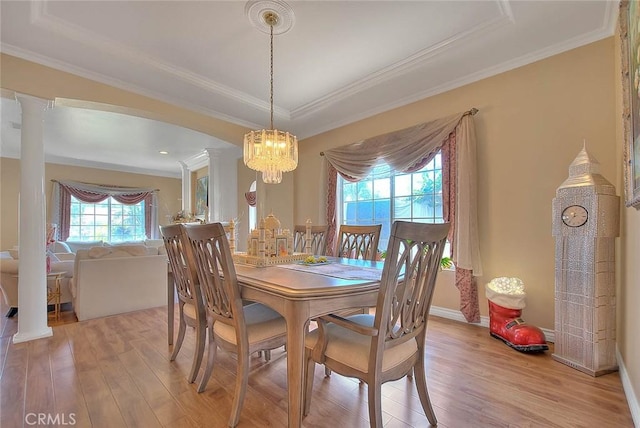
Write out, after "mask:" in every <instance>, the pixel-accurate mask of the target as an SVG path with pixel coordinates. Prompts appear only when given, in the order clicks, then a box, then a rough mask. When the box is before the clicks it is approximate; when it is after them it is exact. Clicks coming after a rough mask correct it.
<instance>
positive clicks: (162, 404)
mask: <svg viewBox="0 0 640 428" xmlns="http://www.w3.org/2000/svg"><path fill="white" fill-rule="evenodd" d="M119 358H120V361H121V362H122V365H123V367H124V368H125V370H127V372H128V373H129V375H130V376H131V378H132V379H133V381H134V382H135V383H136V386H137V387H138V389H139V390H140V393H141V394H142V396H143V397H144V398H145V400H146V401H147V403H149V406H150V407H151V409H152V410H153V412H154V413H155V415H156V417H157V418H158V420H159V421H160V423H161V424H162V425H164V426H169V425H172V424H173V423H174V422H176V421H178V420H183V422H181V423H185V421H184V419H191V418H190V417H189V416H188V415H187V414H186V412H185V411H184V409H183V408H182V407H181V406H180V405H179V404H178V403H177V402H176V400H175V399H174V397H173V396H172V395H171V393H170V392H169V391H168V390H167V389H166V388H165V387H164V385H163V384H162V382H161V381H160V379H158V378H157V377H156V375H155V374H154V372H153V370H152V369H151V368H150V367H149V366H148V365H147V364H145V362H144V361H143V360H142V358H141V357H140V355H139V354H138V352H137V351H136V350H133V349H132V350H131V351H128V352H125V353H123V354H121V355H119ZM191 423H193V421H191Z"/></svg>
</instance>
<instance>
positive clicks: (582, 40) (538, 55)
mask: <svg viewBox="0 0 640 428" xmlns="http://www.w3.org/2000/svg"><path fill="white" fill-rule="evenodd" d="M613 31H615V25H614V29H613V30H612V29H610V28H609V26H608V25H603V26H602V27H601V28H600V29H598V30H597V31H594V32H591V33H589V34H587V35H584V36H581V37H574V38H573V39H569V40H567V41H565V42H563V43H559V44H556V45H553V46H549V47H548V48H545V49H541V50H538V51H536V52H533V53H531V54H527V55H523V56H521V57H518V58H515V59H513V60H510V61H505V62H503V63H502V64H499V65H496V66H493V67H488V68H485V69H483V70H480V71H477V72H475V73H471V74H467V75H466V76H463V77H460V78H458V79H455V80H452V81H449V82H447V83H445V84H443V85H440V86H436V87H433V88H430V89H428V90H425V91H421V92H416V93H414V94H412V95H411V96H408V97H405V98H402V99H399V100H397V101H394V102H392V103H387V104H384V105H381V106H377V107H375V108H372V109H369V110H366V111H363V112H361V113H359V114H357V115H352V116H348V117H345V118H344V119H342V120H340V121H335V122H331V123H328V124H326V125H324V126H322V127H318V128H313V129H311V130H309V131H307V132H306V133H301V137H300V138H301V139H302V138H309V137H312V136H314V135H318V134H321V133H323V132H327V131H330V130H332V129H336V128H339V127H341V126H346V125H349V124H350V123H354V122H357V121H359V120H363V119H366V118H368V117H371V116H374V115H376V114H380V113H384V112H386V111H389V110H393V109H395V108H399V107H403V106H405V105H408V104H411V103H414V102H417V101H420V100H423V99H426V98H429V97H432V96H435V95H438V94H441V93H444V92H447V91H451V90H453V89H457V88H459V87H462V86H465V85H468V84H470V83H474V82H477V81H480V80H483V79H486V78H488V77H492V76H495V75H497V74H500V73H504V72H506V71H510V70H513V69H516V68H519V67H522V66H525V65H528V64H531V63H534V62H536V61H540V60H543V59H546V58H549V57H551V56H554V55H558V54H561V53H563V52H567V51H570V50H572V49H576V48H579V47H581V46H584V45H587V44H590V43H594V42H597V41H599V40H602V39H605V38H607V37H610V36H612V35H613V34H614V33H613Z"/></svg>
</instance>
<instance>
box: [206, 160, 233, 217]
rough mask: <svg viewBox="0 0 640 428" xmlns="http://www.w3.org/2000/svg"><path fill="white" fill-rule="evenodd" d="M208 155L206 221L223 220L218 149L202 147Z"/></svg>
mask: <svg viewBox="0 0 640 428" xmlns="http://www.w3.org/2000/svg"><path fill="white" fill-rule="evenodd" d="M204 150H205V151H206V152H207V155H208V157H209V165H208V168H209V188H208V189H207V197H208V201H209V210H208V214H209V218H207V219H206V220H207V222H208V223H212V222H216V221H225V220H227V219H224V218H222V217H223V216H222V212H221V201H220V195H221V194H222V183H221V175H220V169H221V168H222V165H220V159H221V157H220V150H218V149H204Z"/></svg>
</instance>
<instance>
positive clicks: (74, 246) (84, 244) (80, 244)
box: [55, 241, 103, 253]
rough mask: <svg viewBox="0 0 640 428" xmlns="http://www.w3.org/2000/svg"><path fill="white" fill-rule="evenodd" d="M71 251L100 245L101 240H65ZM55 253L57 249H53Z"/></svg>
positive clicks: (75, 251) (101, 244) (101, 243)
mask: <svg viewBox="0 0 640 428" xmlns="http://www.w3.org/2000/svg"><path fill="white" fill-rule="evenodd" d="M65 243H66V244H67V246H68V247H69V249H70V250H71V252H72V253H77V252H78V250H89V249H91V248H93V247H102V246H103V242H102V241H65ZM55 252H56V253H57V252H58V251H55Z"/></svg>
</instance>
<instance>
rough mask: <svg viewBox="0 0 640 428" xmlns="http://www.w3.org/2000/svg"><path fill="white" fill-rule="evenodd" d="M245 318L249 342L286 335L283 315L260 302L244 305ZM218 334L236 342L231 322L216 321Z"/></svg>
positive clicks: (222, 337)
mask: <svg viewBox="0 0 640 428" xmlns="http://www.w3.org/2000/svg"><path fill="white" fill-rule="evenodd" d="M243 310H244V320H245V324H246V326H247V336H248V339H249V344H252V343H257V342H262V341H264V340H269V339H273V338H276V337H278V336H282V335H285V334H286V332H287V324H286V322H285V320H284V318H282V316H281V315H280V314H279V313H277V312H276V311H274V310H273V309H271V308H269V307H268V306H265V305H262V304H260V303H252V304H250V305H246V306H244V307H243ZM213 330H214V331H215V334H216V336H218V337H220V338H221V339H223V340H224V341H226V342H229V343H232V344H234V345H235V344H236V332H235V328H234V327H233V326H231V325H229V324H225V323H222V322H216V323H215V324H214V325H213Z"/></svg>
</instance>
